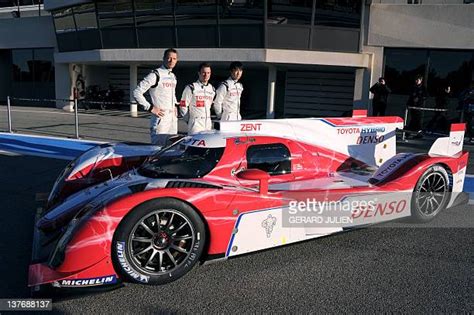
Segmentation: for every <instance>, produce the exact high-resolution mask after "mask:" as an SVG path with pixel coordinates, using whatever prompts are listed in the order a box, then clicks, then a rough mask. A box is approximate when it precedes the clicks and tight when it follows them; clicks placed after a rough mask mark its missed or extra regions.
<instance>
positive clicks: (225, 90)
mask: <svg viewBox="0 0 474 315" xmlns="http://www.w3.org/2000/svg"><path fill="white" fill-rule="evenodd" d="M243 69H244V68H243V65H242V63H241V62H239V61H234V62H232V63H231V64H230V66H229V71H230V77H229V78H228V79H227V80H225V81H224V82H222V83H221V85H220V86H219V88H218V89H217V94H216V100H215V101H214V110H215V111H216V115H217V118H219V119H220V120H241V119H242V117H241V116H240V97H241V96H242V91H243V90H244V87H243V86H242V83H240V82H239V80H240V78H241V77H242V73H243Z"/></svg>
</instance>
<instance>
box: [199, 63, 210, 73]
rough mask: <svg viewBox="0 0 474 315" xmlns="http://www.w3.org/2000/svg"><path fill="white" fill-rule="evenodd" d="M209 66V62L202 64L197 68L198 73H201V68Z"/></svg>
mask: <svg viewBox="0 0 474 315" xmlns="http://www.w3.org/2000/svg"><path fill="white" fill-rule="evenodd" d="M210 67H211V64H210V63H209V62H202V63H200V64H199V66H198V72H201V70H202V68H210Z"/></svg>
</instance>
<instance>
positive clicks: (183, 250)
mask: <svg viewBox="0 0 474 315" xmlns="http://www.w3.org/2000/svg"><path fill="white" fill-rule="evenodd" d="M170 247H171V248H172V249H174V250H176V251H178V252H180V253H183V254H187V253H188V252H187V251H186V250H185V249H183V248H181V247H179V246H176V245H171V246H170Z"/></svg>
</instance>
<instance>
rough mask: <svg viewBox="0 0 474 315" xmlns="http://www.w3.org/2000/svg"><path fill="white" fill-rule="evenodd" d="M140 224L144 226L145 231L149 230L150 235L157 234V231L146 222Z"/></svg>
mask: <svg viewBox="0 0 474 315" xmlns="http://www.w3.org/2000/svg"><path fill="white" fill-rule="evenodd" d="M140 225H141V226H142V228H144V229H145V231H147V232H148V233H149V234H150V235H155V232H153V231H152V230H151V229H150V228H149V227H148V226H147V225H146V224H145V222H141V223H140Z"/></svg>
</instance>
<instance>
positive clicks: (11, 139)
mask: <svg viewBox="0 0 474 315" xmlns="http://www.w3.org/2000/svg"><path fill="white" fill-rule="evenodd" d="M100 143H101V142H95V141H83V140H72V139H64V138H54V137H40V136H30V135H19V134H10V133H0V151H7V152H13V153H19V154H25V155H34V156H41V157H47V158H54V159H63V160H72V159H74V158H76V157H77V156H78V155H80V154H81V153H82V152H84V151H87V150H88V149H90V148H92V147H94V146H96V145H98V144H100Z"/></svg>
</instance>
